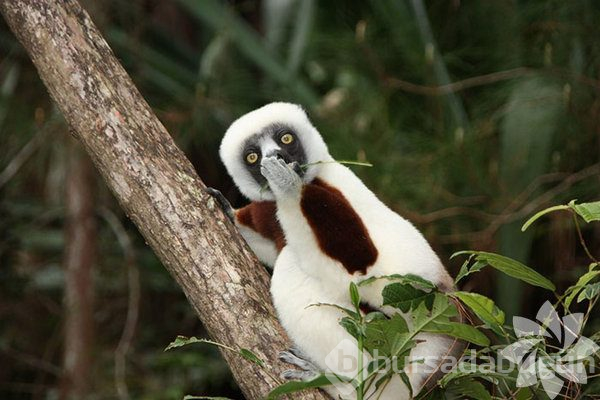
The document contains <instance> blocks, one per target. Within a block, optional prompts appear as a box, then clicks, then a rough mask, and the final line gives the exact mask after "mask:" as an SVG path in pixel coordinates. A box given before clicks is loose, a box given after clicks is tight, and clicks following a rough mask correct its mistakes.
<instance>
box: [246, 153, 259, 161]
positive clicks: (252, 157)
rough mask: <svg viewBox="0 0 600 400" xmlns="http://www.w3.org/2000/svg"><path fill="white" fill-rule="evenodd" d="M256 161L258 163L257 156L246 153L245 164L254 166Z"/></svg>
mask: <svg viewBox="0 0 600 400" xmlns="http://www.w3.org/2000/svg"><path fill="white" fill-rule="evenodd" d="M257 161H258V154H256V153H248V154H247V155H246V162H247V163H248V164H254V163H255V162H257Z"/></svg>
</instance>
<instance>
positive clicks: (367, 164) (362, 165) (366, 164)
mask: <svg viewBox="0 0 600 400" xmlns="http://www.w3.org/2000/svg"><path fill="white" fill-rule="evenodd" d="M333 163H337V164H347V165H359V166H361V167H372V166H373V164H371V163H369V162H363V161H352V160H333V161H315V162H313V163H308V164H304V165H302V166H300V168H302V169H306V168H308V167H310V166H311V165H317V164H333Z"/></svg>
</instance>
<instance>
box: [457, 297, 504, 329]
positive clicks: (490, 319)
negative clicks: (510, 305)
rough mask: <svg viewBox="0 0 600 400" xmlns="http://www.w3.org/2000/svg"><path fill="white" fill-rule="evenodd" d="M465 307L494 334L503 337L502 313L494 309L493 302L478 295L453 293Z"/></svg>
mask: <svg viewBox="0 0 600 400" xmlns="http://www.w3.org/2000/svg"><path fill="white" fill-rule="evenodd" d="M452 296H456V297H458V298H459V299H460V300H461V301H462V302H463V303H465V305H466V306H467V307H469V308H470V309H471V311H473V312H474V313H475V315H477V317H478V318H479V319H481V320H482V321H483V323H484V324H485V325H486V326H487V327H488V328H490V329H491V330H492V331H494V333H496V334H498V335H500V336H504V329H503V328H502V325H504V312H503V311H502V310H500V309H499V308H498V307H496V304H494V301H493V300H492V299H489V298H487V297H485V296H483V295H480V294H478V293H469V292H453V293H452Z"/></svg>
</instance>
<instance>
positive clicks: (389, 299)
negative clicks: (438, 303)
mask: <svg viewBox="0 0 600 400" xmlns="http://www.w3.org/2000/svg"><path fill="white" fill-rule="evenodd" d="M381 295H382V296H383V305H384V306H392V307H395V308H398V309H400V310H401V311H402V312H408V311H409V310H412V309H414V308H416V307H417V306H418V305H419V304H421V303H425V304H426V305H427V306H428V308H429V307H430V306H431V302H432V300H433V297H434V292H429V293H428V292H425V291H423V290H420V289H417V288H415V287H414V286H412V285H410V284H405V283H391V284H389V285H387V286H386V287H384V288H383V291H382V292H381Z"/></svg>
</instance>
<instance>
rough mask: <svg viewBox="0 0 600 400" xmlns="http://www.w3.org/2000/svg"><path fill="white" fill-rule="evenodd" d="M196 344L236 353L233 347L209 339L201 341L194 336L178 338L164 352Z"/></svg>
mask: <svg viewBox="0 0 600 400" xmlns="http://www.w3.org/2000/svg"><path fill="white" fill-rule="evenodd" d="M194 343H206V344H211V345H213V346H217V347H221V348H223V349H227V350H231V351H235V349H233V348H232V347H229V346H227V345H225V344H223V343H219V342H215V341H212V340H208V339H199V338H197V337H195V336H192V337H189V338H188V337H186V336H177V337H176V338H175V340H174V341H172V342H171V343H169V345H168V346H167V347H166V348H165V350H164V351H167V350H171V349H175V348H177V347H182V346H187V345H189V344H194Z"/></svg>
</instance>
